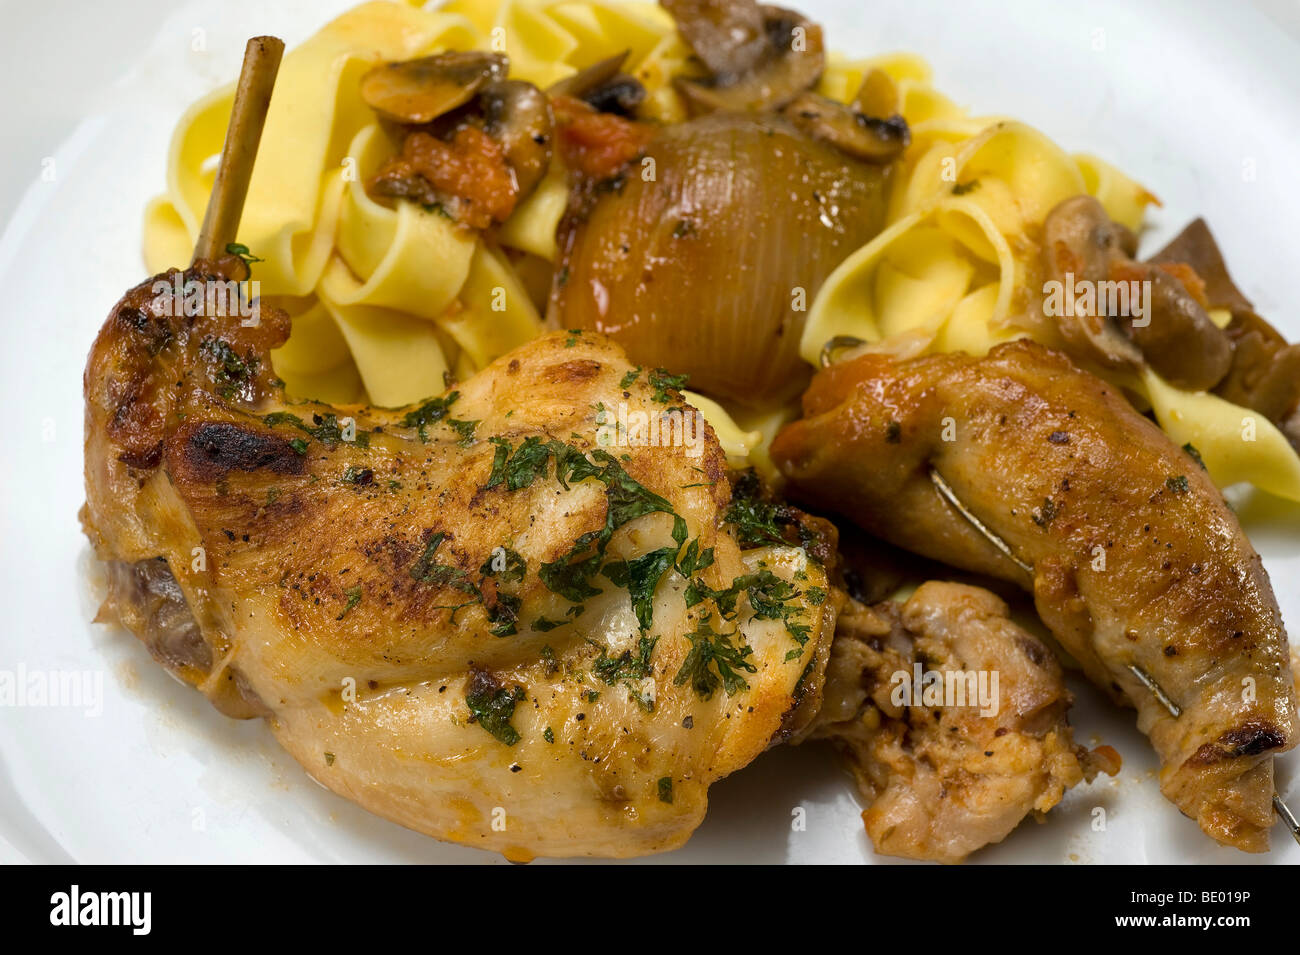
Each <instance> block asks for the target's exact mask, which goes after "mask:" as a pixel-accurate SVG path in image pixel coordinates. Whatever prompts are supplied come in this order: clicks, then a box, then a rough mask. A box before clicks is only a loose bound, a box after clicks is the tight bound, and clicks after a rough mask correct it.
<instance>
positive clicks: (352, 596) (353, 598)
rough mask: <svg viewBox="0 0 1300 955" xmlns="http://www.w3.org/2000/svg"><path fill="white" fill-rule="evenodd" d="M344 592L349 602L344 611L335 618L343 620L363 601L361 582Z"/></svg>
mask: <svg viewBox="0 0 1300 955" xmlns="http://www.w3.org/2000/svg"><path fill="white" fill-rule="evenodd" d="M343 593H344V595H345V596H346V597H347V598H348V603H347V606H346V607H344V608H343V612H342V613H341V614H339V615H338V616H337V617H335V618H334V619H335V620H342V619H343V618H344V617H346V616H347V615H348V614H349V613H350V612H351V610H352V608H353V607H355V606H356V605H357V604H359V603H361V585H360V584H357V585H356V586H355V587H349V588H348V589H347V590H345V591H343Z"/></svg>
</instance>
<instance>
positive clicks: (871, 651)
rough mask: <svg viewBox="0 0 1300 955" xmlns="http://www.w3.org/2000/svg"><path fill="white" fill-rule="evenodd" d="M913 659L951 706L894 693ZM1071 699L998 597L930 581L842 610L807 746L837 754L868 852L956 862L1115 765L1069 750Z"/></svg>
mask: <svg viewBox="0 0 1300 955" xmlns="http://www.w3.org/2000/svg"><path fill="white" fill-rule="evenodd" d="M917 663H921V664H922V666H923V671H924V672H926V673H930V672H933V673H936V674H938V675H939V676H940V677H941V678H942V679H943V681H944V684H936V687H938V686H941V685H950V686H951V687H952V697H951V699H949V698H947V697H938V696H936V697H935V699H933V700H929V701H927V700H926V698H925V696H924V693H925V690H924V689H922V690H915V689H914V690H913V695H911V696H909V695H907V694H906V693H904V692H903V690H904V678H905V677H913V675H914V672H915V671H914V667H915V665H916V664H917ZM972 676H973V678H974V680H975V683H974V684H973V685H972V683H971V679H972ZM981 679H982V680H983V687H984V688H985V690H987V691H988V692H986V694H985V697H984V699H982V700H981V699H980V698H979V691H978V690H977V687H979V686H980V680H981ZM995 679H996V682H994V680H995ZM912 687H913V688H914V687H915V683H913V684H912ZM931 692H934V693H936V694H937V693H938V690H937V689H932V691H931ZM959 694H960V695H959ZM1070 702H1071V701H1070V694H1069V692H1068V691H1066V689H1065V684H1064V682H1063V680H1062V677H1061V667H1060V665H1059V664H1058V663H1057V662H1056V658H1055V657H1053V656H1052V652H1051V651H1050V650H1049V649H1048V648H1047V647H1046V646H1044V645H1043V643H1042V642H1041V641H1040V640H1038V639H1037V638H1036V637H1034V636H1033V635H1032V634H1029V633H1027V632H1026V631H1024V630H1023V629H1021V628H1020V627H1018V626H1016V625H1015V624H1014V623H1012V622H1011V620H1010V619H1008V617H1007V606H1006V604H1005V603H1003V602H1002V600H1000V599H999V598H998V597H996V596H994V595H993V594H991V593H989V592H988V591H987V590H984V589H982V588H979V587H970V586H967V585H965V584H952V583H941V582H937V581H931V582H929V583H926V584H923V585H922V586H921V587H920V588H918V589H917V591H916V593H915V594H913V595H912V596H911V597H910V598H909V599H908V600H907V602H906V603H895V602H893V601H889V600H886V601H883V602H881V603H878V604H876V605H874V606H872V607H866V606H863V605H861V604H856V605H853V606H851V607H850V608H849V609H848V611H847V612H843V613H841V615H840V617H839V619H838V626H837V628H836V635H835V642H834V643H833V644H832V645H831V659H830V664H829V666H828V667H827V669H826V687H825V702H824V704H823V706H822V711H821V713H820V715H819V716H818V718H817V723H816V726H815V728H814V729H813V731H812V733H811V738H814V739H830V740H833V741H834V742H835V744H836V746H837V747H838V748H839V749H841V750H842V751H843V752H844V753H845V755H846V756H847V757H848V759H849V764H850V766H851V768H852V770H853V774H854V776H855V777H856V778H857V780H858V786H859V788H860V789H861V790H862V794H863V797H864V798H865V799H866V800H867V801H868V802H869V805H868V807H867V809H866V811H865V812H863V813H862V819H863V822H864V823H865V824H866V827H867V834H868V835H869V836H870V837H871V843H872V845H874V846H875V848H876V851H877V852H880V853H882V854H884V855H893V856H903V857H905V858H908V859H927V860H930V861H934V862H948V863H952V862H960V861H962V860H963V859H964V858H966V856H968V855H969V854H970V853H972V852H974V851H975V850H976V849H979V848H980V847H982V846H986V845H989V844H991V843H995V842H1001V841H1002V840H1003V839H1004V838H1006V836H1007V835H1008V834H1009V833H1010V832H1011V830H1012V829H1014V828H1015V827H1016V826H1017V825H1019V824H1020V822H1021V820H1023V819H1024V818H1025V816H1027V815H1029V814H1030V813H1035V814H1041V813H1045V812H1047V811H1048V810H1049V809H1051V808H1052V807H1053V806H1055V805H1056V804H1057V803H1059V802H1060V801H1061V797H1062V796H1064V795H1065V792H1066V790H1068V789H1070V788H1071V787H1073V786H1076V785H1078V784H1079V783H1081V782H1083V780H1084V779H1087V780H1089V781H1091V780H1092V779H1093V777H1094V776H1095V775H1096V774H1097V773H1098V772H1099V771H1102V772H1108V773H1110V774H1111V775H1114V774H1115V772H1117V771H1118V769H1119V755H1118V754H1117V753H1116V752H1115V751H1114V750H1112V749H1111V748H1110V747H1101V748H1099V749H1098V750H1096V751H1095V752H1089V751H1088V750H1086V749H1084V748H1083V747H1079V746H1075V745H1074V743H1073V741H1072V734H1071V732H1070V726H1069V724H1068V723H1067V722H1066V718H1065V716H1066V711H1067V710H1068V709H1069V706H1070Z"/></svg>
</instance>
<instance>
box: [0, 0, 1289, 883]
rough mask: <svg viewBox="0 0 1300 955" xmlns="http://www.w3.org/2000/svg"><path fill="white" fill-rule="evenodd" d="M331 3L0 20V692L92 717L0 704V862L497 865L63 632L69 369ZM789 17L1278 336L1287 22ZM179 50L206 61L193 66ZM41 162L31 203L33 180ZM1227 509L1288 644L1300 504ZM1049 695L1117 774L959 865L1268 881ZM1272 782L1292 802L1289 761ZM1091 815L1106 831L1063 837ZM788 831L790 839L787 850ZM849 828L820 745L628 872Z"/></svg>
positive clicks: (847, 794)
mask: <svg viewBox="0 0 1300 955" xmlns="http://www.w3.org/2000/svg"><path fill="white" fill-rule="evenodd" d="M347 5H348V4H347V3H344V2H338V0H328V2H321V3H306V2H302V0H298V2H289V0H277V2H256V3H254V2H234V0H226V2H194V3H189V4H186V5H177V4H173V3H167V2H163V0H136V2H122V0H119V2H115V3H112V4H104V3H91V2H86V3H72V2H68V0H45V2H41V3H30V2H28V3H18V2H14V0H5V2H3V3H0V22H3V23H4V24H5V28H4V30H3V32H0V89H4V90H5V91H6V95H5V96H3V97H0V136H3V148H2V149H0V221H3V222H6V223H7V224H6V228H5V231H4V233H3V237H0V289H3V294H4V298H3V302H4V306H3V312H0V322H2V323H3V333H4V334H3V338H2V339H0V342H2V347H0V389H2V394H0V399H2V400H0V409H2V410H3V418H2V419H0V420H2V421H3V425H2V426H0V442H2V443H0V448H3V452H2V456H0V462H3V463H2V464H0V520H2V521H3V524H2V525H0V607H3V616H2V617H0V620H2V623H0V669H8V670H13V669H15V668H16V667H17V666H18V665H19V664H20V663H21V664H23V665H25V666H26V667H28V668H29V669H44V670H50V669H60V670H93V671H97V672H100V673H102V674H103V679H104V689H105V697H106V698H105V702H104V712H103V714H102V715H100V716H98V717H86V716H83V715H82V714H80V713H78V712H75V711H69V710H61V709H13V708H10V709H0V860H7V861H17V860H22V859H30V860H33V861H71V860H76V861H85V862H117V861H196V862H197V861H231V862H233V861H313V860H319V861H473V862H479V861H486V862H490V861H500V860H499V859H496V858H495V857H492V856H488V855H486V854H483V853H479V852H477V851H475V850H468V849H462V848H459V847H454V846H446V845H442V844H439V843H437V842H434V841H432V840H429V839H426V838H424V837H421V836H418V835H415V834H412V833H410V832H407V831H406V830H403V829H401V828H399V827H397V826H394V825H391V824H389V823H386V822H383V821H381V820H378V819H375V818H373V817H370V816H369V815H367V814H366V813H364V812H363V811H361V810H360V809H357V808H356V807H354V806H352V805H350V804H349V803H347V802H345V801H344V800H342V799H339V798H337V797H335V796H333V795H331V794H329V793H326V792H324V791H323V790H321V789H319V788H318V787H316V786H314V785H313V784H312V783H311V782H310V781H309V780H308V779H307V777H306V776H305V775H304V774H303V773H302V772H301V771H300V770H299V769H298V767H297V766H296V764H294V763H293V761H292V760H290V759H289V758H288V757H286V756H284V755H283V754H282V753H280V752H279V750H278V749H277V747H276V746H275V745H274V743H272V742H271V740H270V737H269V734H268V733H267V732H266V730H265V728H264V727H262V726H261V725H260V724H259V723H255V722H242V723H239V722H235V721H231V720H227V719H225V718H223V717H221V716H220V715H218V714H217V713H216V712H215V711H214V710H212V709H211V707H210V706H209V705H208V704H207V703H206V702H205V701H203V700H202V699H201V698H199V697H198V695H197V694H195V693H193V692H192V691H189V690H187V689H185V688H184V687H181V686H180V685H178V684H176V683H175V682H173V681H172V680H170V679H169V678H168V677H167V676H166V675H165V674H164V673H163V672H162V670H161V669H160V668H159V667H157V666H156V665H155V664H153V662H152V661H151V660H150V659H149V658H148V655H147V654H146V653H145V651H144V649H143V648H142V647H141V646H139V645H138V644H137V643H136V642H135V641H134V639H133V638H131V637H130V636H129V635H127V634H125V633H123V632H120V631H115V630H110V629H108V628H104V627H99V626H92V625H90V624H89V623H88V621H89V619H90V618H91V617H92V616H93V614H94V610H95V606H94V598H93V597H92V595H91V589H90V587H89V585H88V584H87V578H88V577H89V576H90V575H91V574H92V572H93V567H92V564H91V561H90V559H89V550H88V548H87V546H86V544H85V541H84V539H83V538H82V536H81V534H80V531H79V528H78V525H77V521H76V511H77V508H78V507H79V506H80V503H81V500H82V489H81V386H80V375H81V370H82V367H83V363H84V360H85V355H86V352H87V349H88V347H89V344H90V341H91V339H92V338H93V336H94V334H95V332H96V331H97V329H98V328H99V325H100V323H101V322H102V321H103V319H104V317H105V315H106V314H107V311H108V309H109V307H110V306H111V305H112V303H113V302H114V301H115V300H116V299H117V297H118V296H119V295H120V294H121V292H122V291H123V290H124V289H125V288H127V287H128V286H130V285H133V284H134V283H136V282H137V281H139V280H140V279H141V278H143V277H144V272H143V264H142V262H141V259H140V252H139V249H140V223H141V212H142V209H143V206H144V203H145V201H146V200H147V199H148V198H150V197H151V196H152V195H154V194H156V193H158V192H159V191H161V190H162V188H163V183H164V163H165V157H166V151H167V144H168V140H169V138H170V135H171V132H172V129H173V127H174V125H175V122H176V120H177V119H178V118H179V116H180V114H181V112H182V111H183V110H184V109H185V107H186V106H187V105H189V103H190V102H192V101H193V100H194V99H196V98H197V97H198V96H200V95H201V94H203V93H205V92H207V91H208V90H210V89H212V88H213V87H215V86H217V85H219V84H220V83H222V82H225V81H229V80H230V79H233V77H234V76H235V74H236V72H237V69H238V62H239V57H240V53H241V52H242V49H243V43H244V40H245V39H246V38H247V37H248V36H251V35H253V34H256V33H264V32H266V33H275V34H277V35H280V36H282V37H284V38H285V39H286V40H287V41H288V42H289V43H290V44H291V45H292V44H293V43H296V42H299V41H301V40H302V39H304V38H305V37H306V36H307V35H309V34H310V33H311V32H313V31H314V30H315V29H316V28H317V27H319V26H320V25H321V24H322V23H324V22H325V21H326V20H327V19H328V18H329V16H330V15H332V14H333V13H334V12H337V11H338V10H340V9H343V8H344V7H345V6H347ZM790 5H797V6H799V7H800V8H801V9H803V10H805V11H806V12H807V13H809V14H811V15H813V16H814V18H815V19H817V20H819V21H821V22H822V23H824V24H825V25H827V26H828V27H829V30H828V36H829V42H830V44H831V45H832V46H834V47H835V48H837V49H840V50H843V51H845V52H847V53H850V54H856V55H866V54H870V53H876V52H884V51H887V50H893V49H910V50H915V51H918V52H920V53H922V54H924V55H925V56H927V57H928V58H929V59H930V60H931V62H932V63H933V64H934V67H935V72H936V82H937V84H938V86H939V87H940V88H941V89H942V90H944V91H946V92H948V93H949V94H950V95H952V96H953V97H954V98H955V99H957V100H958V101H959V102H962V103H965V104H967V105H969V106H970V107H972V108H973V109H974V110H975V111H977V112H980V113H1002V114H1006V115H1010V116H1014V117H1016V118H1019V119H1022V120H1025V121H1026V122H1029V123H1031V124H1033V125H1036V126H1038V127H1039V128H1041V129H1043V130H1044V131H1045V132H1046V133H1048V134H1049V135H1050V136H1052V137H1054V138H1055V139H1056V140H1058V141H1059V142H1060V143H1061V144H1062V145H1063V146H1065V147H1066V148H1067V149H1071V150H1086V151H1090V152H1095V153H1097V154H1098V155H1100V156H1102V157H1104V158H1106V159H1109V160H1111V161H1113V162H1116V163H1118V164H1119V165H1120V166H1121V167H1123V168H1124V169H1125V170H1127V171H1128V172H1129V173H1131V174H1132V175H1134V176H1135V177H1136V178H1138V179H1139V180H1141V181H1142V182H1143V183H1144V184H1146V185H1147V186H1148V187H1150V188H1151V189H1152V190H1153V191H1154V192H1156V193H1157V194H1158V195H1159V196H1160V197H1161V198H1162V199H1163V200H1164V207H1163V208H1162V209H1158V210H1155V212H1154V215H1153V217H1152V218H1153V222H1154V228H1153V230H1152V234H1151V235H1150V236H1148V237H1147V241H1148V246H1147V247H1148V248H1155V247H1156V246H1157V245H1158V244H1159V243H1160V242H1162V241H1163V240H1164V239H1166V238H1168V237H1170V236H1171V235H1172V234H1173V233H1174V232H1176V231H1177V230H1178V229H1179V228H1180V227H1181V226H1182V224H1184V223H1185V222H1186V221H1187V220H1188V219H1190V218H1192V217H1194V216H1195V215H1198V214H1203V215H1205V216H1206V217H1207V218H1208V219H1209V221H1210V222H1211V224H1212V226H1213V228H1214V230H1215V232H1216V234H1217V235H1218V237H1219V239H1220V241H1221V243H1222V244H1223V246H1224V247H1225V249H1227V250H1228V254H1229V260H1230V262H1231V265H1232V269H1233V273H1234V276H1235V277H1236V279H1237V280H1238V284H1239V285H1241V286H1242V288H1243V290H1244V291H1245V292H1246V294H1247V295H1248V296H1250V297H1251V298H1253V299H1254V301H1255V303H1256V305H1257V307H1258V308H1259V309H1260V311H1261V312H1262V313H1263V314H1265V315H1267V316H1269V317H1270V318H1271V319H1272V320H1273V321H1274V323H1275V324H1277V325H1278V326H1279V327H1280V328H1282V329H1283V330H1284V331H1285V332H1286V333H1287V335H1288V337H1290V338H1292V339H1293V340H1294V339H1296V338H1300V299H1298V298H1297V295H1296V287H1295V278H1296V275H1297V272H1298V271H1300V261H1298V257H1297V254H1296V224H1297V223H1300V190H1298V189H1297V181H1296V176H1297V170H1298V169H1300V163H1297V155H1300V2H1297V0H1267V2H1260V3H1258V4H1256V5H1254V6H1244V5H1238V4H1224V3H1216V2H1208V0H1206V2H1149V0H1148V2H1142V3H1135V2H1132V0H1126V2H1105V0H1102V2H1089V3H1074V4H1065V3H1055V2H1052V3H1049V2H1028V0H1026V2H1010V3H1002V4H991V3H990V4H971V3H966V2H938V0H929V2H918V0H899V2H886V0H870V2H869V3H863V2H862V0H844V2H832V0H817V2H813V0H806V2H801V3H796V2H795V0H791V4H790ZM863 11H869V12H863ZM196 29H201V30H204V31H206V41H207V51H206V52H201V53H200V52H194V51H193V50H192V49H191V38H192V36H193V31H195V30H196ZM1098 31H1100V32H1098ZM1099 37H1100V38H1102V39H1103V42H1102V43H1101V44H1100V45H1101V46H1102V47H1103V48H1102V49H1096V48H1095V47H1096V46H1097V45H1098V43H1097V40H1098V38H1099ZM50 158H52V159H53V161H54V167H53V168H54V170H55V175H54V179H53V181H51V182H46V181H42V180H41V178H40V174H41V170H42V164H43V163H44V162H46V161H47V160H48V159H50ZM1248 168H1253V169H1254V171H1255V175H1254V177H1253V179H1252V178H1250V177H1248V176H1245V175H1243V170H1245V169H1248ZM1233 499H1234V501H1236V502H1237V503H1238V505H1239V512H1240V513H1241V515H1242V518H1243V522H1244V523H1245V524H1246V526H1247V528H1248V530H1249V531H1250V533H1251V536H1252V538H1253V539H1254V540H1255V541H1256V544H1257V546H1258V547H1259V548H1260V550H1261V551H1262V552H1263V553H1264V555H1265V560H1266V565H1267V566H1268V568H1269V570H1270V572H1271V574H1272V576H1273V581H1274V585H1275V587H1276V589H1277V591H1278V596H1279V600H1280V602H1281V603H1282V605H1283V611H1284V614H1285V616H1286V619H1287V620H1289V621H1290V622H1291V625H1292V627H1296V628H1300V592H1297V591H1298V590H1300V587H1298V585H1300V507H1296V506H1291V505H1284V504H1281V503H1280V502H1276V501H1272V500H1268V499H1264V498H1261V497H1258V496H1256V497H1250V496H1237V495H1234V496H1233ZM1076 694H1077V696H1078V704H1077V705H1076V707H1075V710H1074V711H1073V714H1072V722H1073V723H1074V725H1075V727H1076V733H1077V735H1078V737H1079V738H1080V739H1082V740H1083V741H1086V742H1089V743H1093V744H1095V743H1097V742H1100V741H1105V742H1107V743H1110V744H1112V745H1114V746H1116V747H1117V748H1118V749H1120V751H1121V752H1122V753H1123V755H1124V759H1125V766H1124V771H1123V773H1122V774H1121V777H1120V779H1119V780H1118V781H1117V782H1114V783H1108V782H1102V783H1099V784H1097V785H1095V786H1093V787H1091V788H1080V789H1076V790H1075V791H1074V792H1073V793H1072V794H1071V795H1070V796H1069V797H1068V798H1067V800H1066V802H1065V804H1063V805H1062V806H1061V807H1058V809H1056V810H1054V811H1053V812H1052V813H1051V814H1050V816H1049V818H1048V821H1047V823H1046V824H1045V825H1041V826H1038V825H1034V824H1033V823H1032V822H1027V823H1025V824H1024V825H1022V826H1021V827H1020V828H1019V829H1018V830H1017V831H1016V832H1015V833H1013V834H1012V836H1011V837H1010V838H1009V839H1008V840H1007V841H1006V842H1004V843H1003V844H1001V845H1000V846H997V847H994V848H992V849H989V850H986V851H984V852H981V853H979V854H977V856H976V857H975V859H974V860H973V861H977V862H1012V861H1034V862H1105V861H1112V862H1163V861H1169V862H1222V863H1237V862H1282V861H1290V862H1296V861H1300V850H1298V849H1297V847H1296V846H1295V845H1294V844H1292V843H1291V842H1290V839H1289V837H1288V836H1287V835H1286V833H1285V832H1284V831H1283V830H1282V829H1281V828H1280V827H1279V828H1277V829H1275V830H1274V832H1273V837H1274V845H1275V849H1274V851H1273V853H1272V854H1271V855H1269V856H1267V857H1263V858H1257V857H1249V856H1246V855H1244V854H1242V853H1239V852H1236V851H1235V850H1231V849H1224V848H1220V847H1217V846H1215V845H1213V844H1212V843H1211V842H1210V841H1209V840H1208V839H1206V838H1205V837H1204V836H1202V835H1201V834H1200V833H1199V831H1198V830H1197V829H1196V827H1195V825H1194V824H1193V823H1191V822H1189V821H1188V820H1185V819H1183V818H1181V817H1180V816H1179V815H1178V814H1177V812H1175V811H1174V810H1173V808H1172V807H1171V806H1169V805H1168V804H1167V803H1165V802H1164V801H1163V800H1162V799H1161V797H1160V796H1159V793H1158V790H1157V787H1156V783H1155V780H1154V779H1153V778H1152V770H1153V769H1154V761H1153V760H1152V759H1151V757H1150V755H1149V754H1148V750H1147V747H1146V745H1145V742H1144V740H1143V739H1142V737H1141V736H1140V735H1139V734H1137V732H1136V731H1135V730H1134V729H1133V728H1132V725H1131V723H1132V719H1131V715H1129V714H1124V713H1117V712H1115V711H1113V710H1112V709H1111V708H1109V707H1108V706H1106V705H1105V704H1104V703H1102V702H1101V701H1100V700H1099V699H1098V697H1097V695H1096V694H1095V693H1094V692H1093V691H1092V690H1091V689H1090V688H1089V687H1087V686H1086V685H1082V684H1078V685H1076ZM1280 777H1281V779H1280V784H1279V785H1280V786H1281V787H1282V791H1283V792H1284V794H1286V795H1288V798H1289V801H1290V803H1291V805H1292V806H1294V807H1298V808H1300V754H1292V755H1291V756H1290V757H1287V758H1284V759H1283V760H1282V761H1281V769H1280ZM1096 806H1102V807H1103V808H1105V809H1106V810H1107V821H1108V825H1107V829H1106V831H1104V832H1093V831H1092V829H1091V827H1090V825H1089V824H1090V821H1091V818H1092V810H1093V808H1094V807H1096ZM794 807H803V808H804V809H805V810H806V812H807V820H808V826H807V831H804V832H792V831H791V827H790V819H791V811H792V809H793V808H794ZM859 811H860V807H859V806H858V805H857V802H856V800H855V797H854V794H853V788H852V785H851V783H850V782H849V780H848V778H847V777H846V776H845V775H844V774H843V773H842V771H841V770H840V769H839V768H838V766H837V764H836V761H835V759H834V757H833V755H832V754H831V753H830V752H829V751H827V750H825V749H822V748H820V747H805V748H803V749H801V750H790V749H784V750H778V751H774V752H772V753H769V754H767V755H765V756H764V757H762V758H760V759H759V760H758V761H757V762H756V763H755V764H754V765H753V766H751V767H749V768H748V769H746V770H744V771H742V772H740V773H738V774H736V775H735V776H733V777H731V778H730V779H728V780H725V781H724V782H722V783H720V784H718V785H717V786H716V787H715V788H714V790H713V800H712V806H711V809H710V813H709V818H708V820H707V821H706V822H705V824H704V826H703V827H702V828H701V829H700V831H699V832H698V833H697V834H696V836H695V837H694V839H693V840H692V841H691V843H690V844H689V846H688V847H687V848H686V849H684V850H682V851H680V852H678V853H676V854H672V855H669V856H661V857H658V858H656V859H654V860H652V861H766V862H781V861H794V862H813V861H826V862H857V861H864V860H865V861H887V860H881V859H877V858H876V857H874V856H873V855H872V853H871V851H870V848H869V846H868V844H867V841H866V839H865V837H864V835H863V833H862V826H861V822H860V821H859V819H858V813H859Z"/></svg>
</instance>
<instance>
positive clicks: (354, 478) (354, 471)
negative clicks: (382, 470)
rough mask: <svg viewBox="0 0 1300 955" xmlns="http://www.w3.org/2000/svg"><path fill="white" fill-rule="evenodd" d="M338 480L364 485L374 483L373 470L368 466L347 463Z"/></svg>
mask: <svg viewBox="0 0 1300 955" xmlns="http://www.w3.org/2000/svg"><path fill="white" fill-rule="evenodd" d="M339 480H341V481H342V482H343V483H344V484H357V485H361V486H365V485H367V484H372V483H374V480H375V472H374V471H372V470H371V469H370V468H358V467H355V466H354V465H351V464H349V465H348V466H347V467H346V468H344V469H343V477H341V478H340V479H339Z"/></svg>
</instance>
